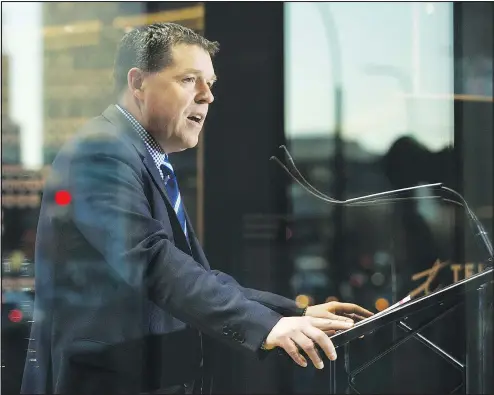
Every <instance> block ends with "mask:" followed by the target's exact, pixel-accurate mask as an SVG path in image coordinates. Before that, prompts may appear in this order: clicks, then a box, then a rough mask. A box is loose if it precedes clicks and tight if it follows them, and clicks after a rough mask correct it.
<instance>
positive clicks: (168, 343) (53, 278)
mask: <svg viewBox="0 0 494 395" xmlns="http://www.w3.org/2000/svg"><path fill="white" fill-rule="evenodd" d="M64 193H65V195H63V194H64ZM67 193H68V194H67ZM69 195H70V202H68V204H57V201H58V202H60V201H59V199H58V198H60V197H63V196H65V197H67V196H69ZM64 203H67V202H64ZM188 226H189V239H190V243H188V242H187V240H186V237H185V235H184V233H183V231H182V229H181V227H180V224H179V222H178V219H177V217H176V215H175V212H174V210H173V207H172V205H171V204H170V201H169V200H168V198H167V195H166V192H165V189H164V184H163V182H162V179H161V177H160V174H159V171H158V169H157V168H156V166H155V164H154V162H153V160H152V158H151V156H150V154H149V153H148V151H147V149H146V147H145V145H144V143H143V141H142V140H141V139H140V137H139V136H138V134H137V133H136V132H135V131H134V130H133V129H132V127H131V125H130V123H128V121H127V120H126V119H125V117H124V116H123V115H122V114H121V113H120V111H119V110H118V109H117V108H116V107H115V106H113V105H112V106H110V107H108V109H107V110H106V111H105V112H104V113H103V114H102V115H101V116H99V117H97V118H94V119H92V120H91V121H89V122H88V123H87V124H86V125H85V126H83V127H82V129H81V130H80V131H78V133H76V136H75V138H74V139H73V140H72V141H71V142H69V143H67V144H66V145H65V146H64V147H63V148H62V149H61V151H60V153H59V154H58V155H57V157H56V159H55V161H54V162H53V166H52V171H51V173H50V175H49V177H48V179H47V181H46V185H45V190H44V193H43V200H42V205H41V213H40V219H39V224H38V232H37V240H36V258H35V267H36V299H35V314H34V323H33V326H32V330H31V336H30V342H29V349H28V354H27V359H26V366H25V371H24V377H23V383H22V392H23V393H64V394H69V393H77V394H95V393H106V394H114V393H134V394H137V393H141V392H146V391H151V390H154V389H158V388H164V387H167V386H171V385H175V384H179V383H185V382H188V381H190V380H193V379H196V378H198V376H199V375H201V374H203V373H204V367H207V362H208V355H207V352H206V351H205V350H212V349H214V347H210V346H209V345H210V344H212V343H214V342H215V341H222V342H224V343H227V344H229V345H230V346H231V347H233V348H237V349H246V350H250V351H251V352H253V353H259V348H260V346H261V344H262V342H263V340H264V339H265V337H266V336H267V335H268V333H269V332H270V331H271V329H272V328H273V326H274V325H275V324H276V323H277V322H278V321H279V319H280V318H281V317H282V316H293V315H301V314H302V310H301V309H298V308H297V307H296V304H295V303H294V302H293V301H291V300H289V299H286V298H284V297H281V296H278V295H275V294H271V293H269V292H262V291H256V290H252V289H247V288H243V287H241V286H240V285H239V284H238V283H237V282H236V281H235V280H234V279H233V278H231V277H230V276H228V275H226V274H224V273H221V272H217V271H214V270H211V268H210V265H209V263H208V261H207V259H206V257H205V255H204V253H203V251H202V249H201V246H200V245H199V242H198V240H197V238H196V236H195V234H194V230H193V228H192V226H191V224H190V222H189V223H188ZM151 316H154V317H155V319H157V320H159V323H160V325H158V328H159V329H158V330H151V329H150V328H154V326H150V325H149V319H150V317H151ZM156 317H157V318H156ZM201 361H204V366H203V367H202V369H201Z"/></svg>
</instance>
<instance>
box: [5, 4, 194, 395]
mask: <svg viewBox="0 0 494 395" xmlns="http://www.w3.org/2000/svg"><path fill="white" fill-rule="evenodd" d="M153 22H176V23H180V24H182V25H184V26H187V27H190V28H192V29H194V30H196V31H198V32H202V31H203V29H204V6H203V4H202V3H199V2H190V3H185V2H183V3H180V2H178V3H177V2H175V3H165V2H159V3H153V4H151V3H145V2H98V3H90V2H89V3H79V2H51V3H50V2H44V3H43V2H39V3H30V2H27V3H13V2H10V3H2V389H3V390H4V391H5V392H6V393H19V385H20V382H21V377H22V370H23V369H24V358H25V357H26V349H27V339H28V338H29V328H30V322H31V320H32V319H33V317H32V310H33V297H34V292H33V290H34V278H33V275H34V272H33V261H34V244H35V240H36V231H37V223H38V216H39V206H40V201H41V195H42V190H43V187H44V183H45V180H46V176H47V174H48V173H49V172H50V168H51V163H52V162H53V160H54V158H55V156H56V155H57V153H58V152H59V150H60V148H61V147H62V146H63V145H64V144H65V143H66V142H68V141H70V140H71V139H72V138H73V137H74V135H75V133H76V131H77V130H78V129H79V128H80V127H81V126H82V125H84V124H85V123H86V122H87V121H88V120H89V119H91V118H94V117H96V116H98V115H100V114H101V113H102V112H103V111H104V110H105V109H106V108H107V107H108V106H109V105H110V104H113V103H115V99H116V97H115V95H114V91H113V80H112V70H113V62H114V55H115V51H116V48H117V44H118V42H119V41H120V39H121V38H122V36H123V35H124V33H125V32H127V31H129V30H130V29H132V28H133V27H135V26H138V25H145V24H149V23H153ZM201 150H202V147H201V146H200V145H199V147H198V148H196V149H193V150H189V151H188V152H187V153H186V154H185V155H179V156H177V157H176V158H175V157H174V155H173V156H172V158H171V161H172V163H173V164H174V165H175V170H176V172H177V173H179V174H180V180H181V185H180V186H181V196H182V199H183V200H184V202H185V205H186V206H187V208H188V213H189V216H190V218H191V221H192V223H193V224H194V225H195V226H197V225H198V224H200V222H201V216H202V213H201V212H199V211H198V209H197V208H198V206H199V200H198V196H200V193H201V191H200V189H199V187H201V185H202V184H201V182H200V179H198V177H200V175H199V174H198V171H197V169H198V168H200V166H199V162H198V154H199V153H200V152H201ZM201 166H202V164H201ZM198 186H199V187H198Z"/></svg>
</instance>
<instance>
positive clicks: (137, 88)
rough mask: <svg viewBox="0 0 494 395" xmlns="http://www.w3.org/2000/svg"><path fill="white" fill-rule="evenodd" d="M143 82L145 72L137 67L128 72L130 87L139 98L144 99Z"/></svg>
mask: <svg viewBox="0 0 494 395" xmlns="http://www.w3.org/2000/svg"><path fill="white" fill-rule="evenodd" d="M143 83H144V72H143V71H142V70H141V69H139V68H137V67H133V68H131V69H130V70H129V72H128V73H127V85H128V87H129V90H130V91H131V92H132V94H133V95H134V97H136V98H137V99H142V93H143V92H142V88H143Z"/></svg>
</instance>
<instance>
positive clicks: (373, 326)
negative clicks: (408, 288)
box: [329, 267, 494, 394]
mask: <svg viewBox="0 0 494 395" xmlns="http://www.w3.org/2000/svg"><path fill="white" fill-rule="evenodd" d="M493 281H494V277H493V268H492V267H490V268H487V269H485V270H484V271H483V272H481V273H478V274H476V275H474V276H472V277H469V278H467V279H464V280H462V281H459V282H457V283H455V284H452V285H450V286H448V287H446V288H443V289H441V290H439V291H437V292H434V293H432V294H430V295H427V296H423V297H421V298H417V299H415V300H411V301H409V302H408V303H405V304H403V305H401V306H398V307H396V308H395V309H392V310H390V311H388V312H385V313H383V314H381V315H377V316H375V317H371V318H369V319H366V320H364V321H361V322H359V323H357V324H355V326H354V327H353V328H351V329H349V330H346V331H342V332H339V333H337V334H335V335H333V336H332V337H331V340H332V342H333V344H334V345H335V347H336V348H337V349H338V359H337V360H336V361H334V362H330V366H329V385H330V389H329V392H330V393H332V394H336V393H338V394H341V393H357V394H358V393H394V394H399V393H403V394H405V393H406V394H410V393H414V392H416V393H455V394H491V393H493V390H494V387H493V365H492V361H493V355H494V350H493V348H492V336H493V335H492V318H493V315H492V312H493V306H492V303H493V297H492V294H493ZM462 306H463V307H464V308H465V319H466V321H465V322H466V323H467V328H466V331H465V338H464V339H458V344H461V342H464V346H465V353H464V355H463V359H460V358H458V357H455V356H453V355H451V352H450V351H445V350H444V349H442V348H441V347H440V346H439V345H437V344H436V343H435V342H434V341H431V340H430V339H428V338H427V336H425V335H423V334H422V332H423V331H424V330H426V329H427V328H428V327H430V326H432V325H434V324H436V325H437V323H438V322H440V321H441V320H442V319H444V317H446V316H447V315H448V314H451V312H452V311H454V310H456V309H458V308H461V307H462ZM412 318H414V319H418V320H419V321H416V323H411V322H410V321H411V319H412ZM389 326H393V336H392V337H393V339H392V341H391V342H390V343H391V344H389V346H387V347H386V348H385V349H384V350H382V351H381V352H379V353H377V354H376V355H373V356H372V357H371V358H369V359H368V360H366V361H365V362H363V363H360V364H358V366H353V365H355V363H353V364H352V360H354V359H355V358H354V357H353V352H352V351H351V350H350V348H351V346H352V344H356V347H355V350H358V349H359V344H358V343H359V342H362V341H363V339H362V336H364V339H367V341H372V337H373V336H382V329H383V328H384V327H389ZM380 332H381V334H380ZM411 340H414V341H416V342H417V343H418V344H420V345H421V346H423V348H424V349H427V352H423V353H422V356H421V358H422V359H423V360H420V359H419V360H417V361H415V363H418V364H426V363H427V362H428V361H427V360H430V359H432V358H434V357H435V358H439V359H440V360H442V361H443V362H445V363H446V364H447V365H449V367H450V368H451V369H452V370H454V371H456V372H457V373H458V375H459V377H461V380H460V382H459V383H458V382H455V383H446V382H444V380H442V381H443V382H441V383H439V384H438V385H435V386H434V385H433V386H429V388H427V385H424V386H423V387H421V386H420V383H421V381H422V382H423V383H424V384H425V383H430V380H426V377H417V378H412V381H411V380H409V379H410V378H409V377H406V372H403V371H402V372H401V374H402V376H401V377H398V380H396V377H394V378H393V377H392V376H393V375H392V374H390V375H388V378H389V380H388V382H386V381H387V379H386V375H384V378H383V377H375V379H374V380H373V385H372V386H371V387H372V388H370V387H369V386H368V385H367V386H366V385H365V383H362V384H361V385H360V386H359V383H358V378H359V376H360V375H362V374H364V372H365V371H366V370H368V369H371V368H372V367H376V366H377V368H378V369H380V370H381V371H382V370H383V367H379V364H380V363H382V361H383V359H384V358H386V357H389V356H390V355H393V354H395V356H396V354H397V353H398V355H399V353H400V349H402V348H403V346H404V345H405V344H406V343H407V342H409V341H411ZM414 347H417V346H414ZM342 351H343V352H342ZM425 358H426V359H427V360H425ZM404 362H405V361H403V360H400V358H399V357H398V358H396V357H395V358H394V360H393V363H394V365H396V364H398V365H399V364H401V363H404ZM408 362H409V361H408ZM384 369H386V367H384ZM453 376H454V375H453V374H452V375H451V377H453ZM443 377H444V376H443ZM389 381H392V383H390V382H389ZM407 382H408V384H407ZM411 382H413V384H414V385H412V386H413V387H414V388H413V389H412V388H411V386H410V383H411ZM366 387H367V388H366ZM431 388H433V389H431ZM436 391H437V392H436Z"/></svg>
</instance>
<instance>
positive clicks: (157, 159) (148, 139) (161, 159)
mask: <svg viewBox="0 0 494 395" xmlns="http://www.w3.org/2000/svg"><path fill="white" fill-rule="evenodd" d="M116 107H117V108H118V109H119V110H120V112H121V113H122V114H123V115H124V116H125V118H126V119H127V120H128V121H129V122H130V124H131V125H132V127H133V128H134V130H135V131H136V132H137V134H138V135H139V137H141V139H142V140H143V141H144V144H145V145H146V148H147V150H148V151H149V153H150V154H151V157H152V158H153V161H154V163H155V165H156V167H157V168H158V170H159V171H160V174H161V176H162V177H163V173H162V170H161V165H163V164H164V163H165V162H167V163H168V155H167V153H166V152H165V151H164V150H163V148H161V147H160V145H159V144H158V143H157V142H156V140H155V139H154V138H153V136H151V135H150V134H149V133H148V131H147V130H146V129H144V127H143V126H142V125H141V124H140V123H139V121H138V120H137V119H135V117H134V116H133V115H132V114H131V113H130V112H128V111H127V110H126V109H124V108H122V107H121V106H119V105H118V104H116Z"/></svg>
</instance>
